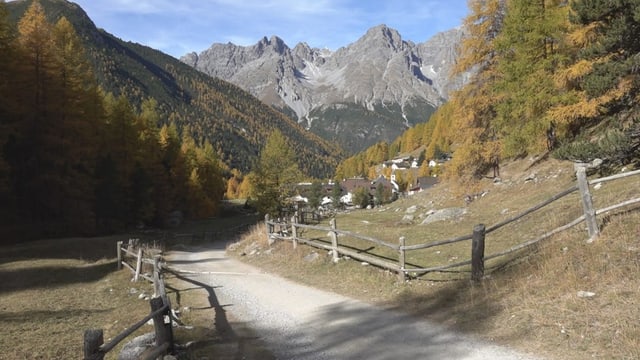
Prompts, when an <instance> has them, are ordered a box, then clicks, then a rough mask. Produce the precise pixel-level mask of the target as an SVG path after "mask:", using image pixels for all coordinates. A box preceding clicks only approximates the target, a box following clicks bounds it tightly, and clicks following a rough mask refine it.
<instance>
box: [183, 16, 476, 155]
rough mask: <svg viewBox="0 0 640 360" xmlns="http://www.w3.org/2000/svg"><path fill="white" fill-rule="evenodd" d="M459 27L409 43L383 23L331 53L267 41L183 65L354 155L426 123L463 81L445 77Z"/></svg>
mask: <svg viewBox="0 0 640 360" xmlns="http://www.w3.org/2000/svg"><path fill="white" fill-rule="evenodd" d="M462 35H463V31H462V30H461V29H460V28H456V29H452V30H449V31H446V32H442V33H438V34H436V35H435V36H434V37H433V38H431V39H429V40H428V41H426V42H423V43H419V44H414V43H413V42H410V41H405V40H403V39H402V37H401V35H400V34H399V33H398V32H397V31H396V30H394V29H391V28H389V27H387V26H386V25H379V26H376V27H373V28H371V29H369V30H368V31H367V32H366V34H364V36H362V37H361V38H360V39H358V40H357V41H356V42H355V43H352V44H349V45H347V46H345V47H341V48H340V49H338V50H336V51H334V52H332V51H330V50H328V49H318V48H310V47H309V46H308V45H307V44H306V43H299V44H297V45H296V46H295V47H294V48H293V49H292V48H289V47H288V46H287V45H286V44H285V43H284V42H283V40H282V39H280V38H278V37H277V36H272V37H271V38H270V39H267V38H266V37H264V38H263V39H261V40H260V41H258V42H257V43H256V44H255V45H252V46H246V47H245V46H238V45H234V44H232V43H228V44H219V43H216V44H213V45H212V46H211V47H210V48H209V49H208V50H205V51H203V52H202V53H200V54H196V53H195V52H193V53H190V54H187V55H185V56H183V57H182V58H181V60H182V61H183V62H184V63H186V64H189V65H191V66H193V67H194V68H196V69H198V70H200V71H202V72H204V73H206V74H209V75H211V76H214V77H217V78H220V79H224V80H227V81H230V82H232V83H234V84H236V85H238V86H240V87H241V88H243V89H245V90H247V91H248V92H250V93H251V94H253V95H255V96H256V97H258V98H259V99H260V100H262V101H263V102H265V103H267V104H269V105H271V106H273V107H274V108H277V109H279V110H280V111H282V112H283V113H285V114H287V115H289V116H291V117H293V118H294V119H296V120H297V121H298V122H299V123H300V124H301V125H303V126H304V127H305V128H307V129H309V130H310V131H312V132H313V133H315V134H317V135H319V136H321V137H323V138H325V139H327V140H331V141H335V142H337V143H339V144H340V145H341V146H342V147H343V148H344V149H345V150H347V152H349V153H355V152H358V151H361V150H364V149H366V148H367V147H369V146H371V145H373V144H375V143H377V142H379V141H382V140H384V141H392V140H393V139H395V138H396V137H397V136H398V135H400V134H401V133H402V132H404V130H406V129H407V128H408V127H410V126H412V125H415V124H416V123H420V122H425V121H427V120H428V118H429V116H430V115H431V114H432V113H433V111H434V110H435V108H437V107H438V106H439V105H441V104H442V103H443V102H444V101H446V99H447V95H448V93H449V92H450V91H451V90H452V89H455V88H457V87H459V86H460V85H461V84H462V83H463V82H464V81H465V80H466V79H465V78H466V75H462V76H459V77H457V78H455V79H450V78H449V72H450V69H451V67H452V65H453V64H454V63H455V60H456V48H457V46H458V44H459V42H460V39H461V37H462Z"/></svg>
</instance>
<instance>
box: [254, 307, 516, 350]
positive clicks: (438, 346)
mask: <svg viewBox="0 0 640 360" xmlns="http://www.w3.org/2000/svg"><path fill="white" fill-rule="evenodd" d="M296 328H297V329H298V331H295V330H291V331H288V332H285V333H282V332H281V330H279V329H270V328H264V329H258V330H259V331H261V332H265V333H271V334H272V335H273V334H275V335H273V339H274V340H275V341H277V342H279V343H280V348H282V351H283V353H282V354H278V355H279V357H280V358H283V359H298V360H306V359H308V360H312V359H313V360H316V359H367V360H388V359H422V360H439V359H449V360H457V359H460V360H462V359H469V356H470V354H472V353H474V352H475V351H477V346H476V344H475V343H473V342H469V341H468V340H467V339H466V338H464V337H462V336H459V335H456V334H454V333H452V332H450V331H446V329H444V327H442V326H439V325H434V324H427V323H425V322H423V321H419V320H416V319H415V318H414V317H411V316H409V315H406V314H402V313H399V312H395V311H384V310H382V309H380V308H377V307H373V306H367V305H364V304H361V303H356V302H350V301H347V302H339V303H336V304H332V305H328V306H325V307H322V308H321V309H320V310H319V311H318V312H317V313H316V314H315V315H314V316H313V317H312V320H310V321H308V322H305V323H303V324H299V325H298V326H297V327H296ZM482 358H483V359H484V358H487V359H488V358H490V357H482ZM495 359H501V358H499V357H497V358H495ZM503 359H507V358H503Z"/></svg>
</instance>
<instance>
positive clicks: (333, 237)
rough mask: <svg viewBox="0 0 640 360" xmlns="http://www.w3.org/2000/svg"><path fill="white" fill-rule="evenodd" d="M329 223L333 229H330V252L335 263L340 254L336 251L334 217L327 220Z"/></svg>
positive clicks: (336, 237)
mask: <svg viewBox="0 0 640 360" xmlns="http://www.w3.org/2000/svg"><path fill="white" fill-rule="evenodd" d="M329 225H330V226H331V229H333V230H334V231H331V252H332V258H333V262H334V263H337V262H338V259H339V256H340V254H339V253H338V233H337V232H335V230H336V218H333V219H331V220H329Z"/></svg>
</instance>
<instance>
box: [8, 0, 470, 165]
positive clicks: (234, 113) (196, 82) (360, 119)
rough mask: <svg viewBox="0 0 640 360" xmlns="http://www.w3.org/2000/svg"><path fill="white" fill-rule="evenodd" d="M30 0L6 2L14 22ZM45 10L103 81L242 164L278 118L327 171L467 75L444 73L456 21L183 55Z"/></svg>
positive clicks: (60, 1)
mask: <svg viewBox="0 0 640 360" xmlns="http://www.w3.org/2000/svg"><path fill="white" fill-rule="evenodd" d="M31 3H32V0H19V1H13V2H9V3H7V4H6V5H7V8H8V10H9V13H10V17H11V19H12V20H13V21H15V23H16V24H17V21H18V20H19V19H20V18H21V17H22V15H23V14H24V12H25V11H26V9H27V8H28V7H29V6H30V4H31ZM40 3H41V5H42V6H43V8H44V9H45V10H46V14H47V17H48V20H49V21H50V22H51V23H55V22H56V21H57V20H58V19H59V18H60V17H62V16H64V17H66V18H67V19H68V20H69V21H70V22H71V23H72V25H73V26H74V28H75V30H76V32H77V33H78V35H79V37H80V38H81V40H82V42H83V45H84V47H85V49H86V53H87V55H88V57H89V60H90V62H91V63H92V64H93V66H94V71H95V76H96V77H97V79H98V81H99V84H100V86H101V87H102V88H103V89H104V90H105V91H106V92H110V93H113V94H114V95H120V94H122V95H125V96H126V97H127V98H128V99H129V101H130V102H131V103H132V104H134V105H136V106H139V105H140V104H141V103H142V101H144V99H147V98H154V99H155V100H157V102H158V104H159V106H158V111H159V112H160V113H161V123H159V124H158V125H162V123H168V122H174V123H176V125H177V126H178V128H179V129H181V131H182V132H183V133H184V132H188V134H189V135H191V136H192V137H193V138H194V139H196V141H204V140H208V141H209V142H211V143H212V144H213V145H214V147H215V148H216V149H217V151H218V153H219V154H220V156H221V158H222V160H223V161H224V162H225V163H226V164H227V166H228V167H229V169H233V168H236V169H239V170H240V171H242V172H248V171H249V170H250V169H251V165H252V164H253V163H254V162H255V160H256V159H257V157H258V155H259V153H260V151H261V149H262V147H263V146H264V144H265V142H266V138H267V137H268V136H269V134H270V133H272V132H273V130H275V129H278V130H280V131H281V132H282V133H283V135H284V136H285V137H286V138H287V140H288V142H289V143H290V144H291V146H292V148H293V149H294V151H296V153H297V154H298V161H299V163H300V167H301V169H302V170H303V172H304V173H306V174H308V175H310V176H313V177H317V178H328V177H331V176H333V175H334V171H335V168H336V166H337V164H338V162H339V161H340V160H342V159H344V158H345V157H346V156H348V155H351V154H353V153H355V152H358V151H361V150H364V149H366V148H367V147H369V146H370V145H372V144H375V143H377V142H380V141H392V140H394V139H395V138H396V137H397V136H398V135H400V134H402V132H404V131H405V130H406V129H407V128H408V127H410V126H412V125H414V124H416V123H419V122H425V121H427V120H428V118H429V116H430V115H431V114H432V113H433V111H434V110H435V108H437V107H438V106H439V105H441V104H442V103H443V102H444V101H446V99H447V95H448V93H449V91H451V90H452V89H455V88H457V87H459V86H460V85H461V84H462V83H463V82H464V81H465V78H466V76H465V75H463V76H461V77H458V78H455V79H449V76H448V74H449V69H450V68H451V66H452V65H453V64H454V62H455V60H456V48H457V46H458V43H459V42H460V39H461V37H462V31H461V30H460V29H452V30H449V31H447V32H443V33H439V34H437V35H435V36H434V37H433V38H431V39H429V40H428V41H426V42H424V43H420V44H414V43H412V42H410V41H404V40H402V38H401V35H400V34H399V33H398V32H397V31H396V30H394V29H391V28H389V27H387V26H385V25H379V26H376V27H373V28H371V29H370V30H369V31H367V32H366V34H365V35H364V36H362V37H361V38H360V39H359V40H358V41H356V42H355V43H353V44H349V45H347V46H345V47H342V48H340V49H338V50H336V51H334V52H332V51H329V50H327V49H324V50H323V49H317V48H310V47H309V46H308V45H307V44H305V43H300V44H297V45H296V46H295V47H294V48H293V49H291V48H289V47H288V46H287V45H286V44H285V43H284V42H283V41H282V40H281V39H280V38H278V37H277V36H272V37H271V38H270V39H267V38H266V37H265V38H263V39H261V40H260V41H258V43H256V44H255V45H253V46H248V47H242V46H237V45H233V44H214V45H213V46H212V47H211V48H210V49H208V50H206V51H204V52H202V53H200V54H196V53H190V54H187V55H185V56H184V57H182V58H181V59H180V60H178V59H175V58H174V57H172V56H169V55H167V54H164V53H162V52H160V51H158V50H155V49H152V48H150V47H147V46H143V45H140V44H137V43H132V42H128V41H124V40H122V39H119V38H117V37H115V36H114V35H112V34H110V33H108V32H107V31H106V30H105V29H98V28H97V27H96V26H95V24H94V23H93V21H92V20H91V19H90V18H89V17H88V15H87V14H86V13H85V12H84V10H83V9H82V8H81V7H80V6H79V5H77V4H75V3H73V2H69V1H66V0H40Z"/></svg>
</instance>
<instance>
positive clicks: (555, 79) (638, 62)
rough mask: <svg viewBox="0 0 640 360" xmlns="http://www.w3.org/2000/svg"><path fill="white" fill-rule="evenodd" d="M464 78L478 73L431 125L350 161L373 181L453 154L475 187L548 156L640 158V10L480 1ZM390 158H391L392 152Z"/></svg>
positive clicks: (461, 62)
mask: <svg viewBox="0 0 640 360" xmlns="http://www.w3.org/2000/svg"><path fill="white" fill-rule="evenodd" d="M469 9H470V13H469V15H468V16H467V17H466V18H465V20H464V27H465V29H466V36H465V38H463V40H462V46H461V49H460V54H459V57H458V61H457V63H456V66H455V67H454V73H453V74H454V75H455V74H460V73H462V72H468V71H469V70H470V69H475V70H476V72H475V73H474V75H473V76H472V77H471V78H470V80H469V82H468V83H467V85H465V86H464V87H463V88H462V89H460V90H458V91H455V92H453V93H452V94H451V96H450V99H449V101H448V102H447V103H446V104H444V105H443V106H441V107H440V108H438V110H437V111H436V113H435V114H434V115H433V116H431V118H430V120H429V122H428V123H427V124H424V125H421V126H417V127H415V128H411V129H409V130H408V131H406V132H405V133H404V134H403V135H402V136H400V137H398V138H397V139H396V140H395V141H394V142H393V143H391V144H390V145H389V144H387V145H386V147H385V146H380V145H377V146H374V147H371V148H369V149H368V150H366V151H364V152H362V153H360V154H358V155H356V156H354V157H352V158H350V159H347V160H346V161H345V162H343V163H342V164H341V165H340V166H339V170H340V171H339V172H340V174H343V175H345V176H351V175H356V174H366V173H367V172H369V170H370V169H371V167H372V166H373V165H374V164H376V163H379V161H381V159H382V160H384V158H388V157H392V156H395V155H396V154H397V153H398V152H404V153H411V152H414V151H419V149H420V148H422V149H424V150H425V157H426V158H434V157H437V156H438V154H441V153H443V152H444V153H452V154H453V159H452V161H450V162H449V163H448V164H447V166H446V174H447V175H449V176H450V177H451V178H455V179H458V180H461V181H462V182H463V183H467V184H471V183H473V182H474V180H477V179H478V178H480V177H482V176H484V175H485V174H486V172H487V170H488V169H490V168H492V167H496V166H498V165H499V163H500V161H502V160H504V159H509V158H518V157H522V156H526V155H527V154H544V153H546V152H547V151H552V153H553V154H554V155H555V156H556V157H558V158H562V159H570V160H574V161H583V162H587V161H591V160H593V159H595V158H600V159H602V160H604V163H605V167H608V168H615V167H616V166H620V165H622V164H628V163H630V162H637V161H638V159H640V153H639V152H640V116H639V115H640V108H639V106H638V104H640V101H639V100H640V98H639V97H640V75H639V72H638V69H640V55H639V54H640V30H639V29H640V16H639V15H638V14H640V2H638V1H614V2H611V1H608V0H590V1H580V0H570V1H566V0H543V1H529V0H511V1H505V0H488V1H484V0H483V1H480V0H474V1H470V2H469ZM385 149H386V150H388V152H387V153H386V154H384V153H385V151H384V150H385Z"/></svg>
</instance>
